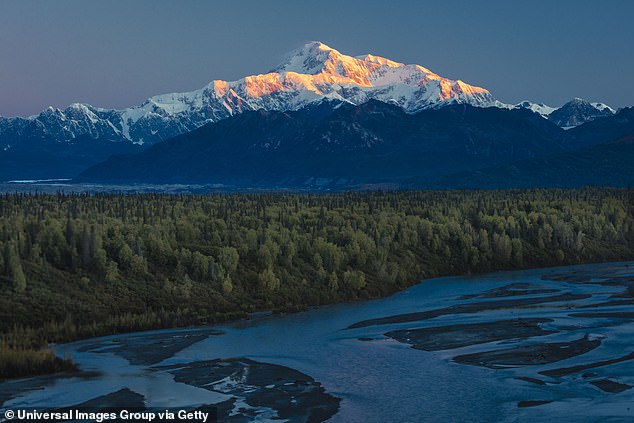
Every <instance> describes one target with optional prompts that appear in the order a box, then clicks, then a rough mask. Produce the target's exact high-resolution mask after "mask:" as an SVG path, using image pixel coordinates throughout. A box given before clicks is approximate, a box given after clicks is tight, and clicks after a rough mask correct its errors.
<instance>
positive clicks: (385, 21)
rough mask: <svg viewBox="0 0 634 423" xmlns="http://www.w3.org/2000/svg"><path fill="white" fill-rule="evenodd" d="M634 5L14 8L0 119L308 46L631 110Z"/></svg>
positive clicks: (64, 4) (182, 81)
mask: <svg viewBox="0 0 634 423" xmlns="http://www.w3.org/2000/svg"><path fill="white" fill-rule="evenodd" d="M632 14H634V3H631V2H627V1H611V2H609V3H606V4H599V3H594V2H590V1H560V2H557V3H556V4H552V3H551V2H546V1H535V2H531V3H530V4H516V3H509V2H503V1H499V0H496V1H490V2H487V3H486V6H483V5H477V4H474V3H473V2H467V1H447V2H443V3H442V4H436V3H431V2H413V1H400V2H398V5H397V7H389V8H386V6H385V2H379V1H363V2H360V1H353V2H347V3H346V4H338V3H337V2H333V1H330V0H327V1H323V2H321V3H320V6H319V7H315V6H314V5H305V4H304V5H302V4H287V3H285V2H267V3H255V2H253V3H251V2H243V3H240V4H234V3H229V2H214V3H209V2H203V1H191V2H188V3H186V6H184V5H183V4H182V3H173V2H168V1H147V0H140V1H136V2H122V1H113V2H107V3H105V2H104V3H94V2H91V3H85V2H81V1H78V0H61V1H56V2H38V1H33V0H30V1H24V0H22V1H14V0H7V1H4V2H2V5H0V40H3V41H4V42H2V43H0V55H2V57H3V58H4V59H3V66H2V67H0V115H2V116H29V115H33V114H37V113H39V112H40V111H41V110H43V109H45V108H46V107H48V106H53V107H59V108H64V107H66V106H68V105H69V104H71V103H74V102H80V103H89V104H92V105H94V106H97V107H104V108H125V107H129V106H133V105H138V104H140V103H142V102H143V101H144V100H145V99H147V98H148V97H151V96H153V95H157V94H163V93H169V92H181V91H191V90H195V89H198V88H201V87H203V86H204V85H205V84H207V83H209V82H210V81H212V80H214V79H224V80H230V81H231V80H236V79H239V78H242V77H244V76H247V75H252V74H258V73H263V72H266V71H268V70H270V69H271V68H273V67H274V66H275V65H277V64H278V63H279V62H280V60H281V59H282V57H283V56H284V54H286V53H287V52H288V51H290V50H292V49H294V48H297V47H298V46H300V45H302V44H303V43H305V42H307V41H310V40H318V41H322V42H324V43H326V44H328V45H329V46H331V47H333V48H335V49H337V50H339V51H340V52H342V53H344V54H348V55H351V56H355V55H359V54H364V53H372V54H375V55H378V56H383V57H386V58H389V59H392V60H396V61H399V62H404V63H416V64H420V65H423V66H425V67H427V68H429V69H431V70H432V71H434V72H436V73H438V74H440V75H442V76H444V77H448V78H451V79H461V80H463V81H465V82H467V83H469V84H472V85H477V86H481V87H484V88H486V89H488V90H490V91H491V93H492V94H493V95H494V96H495V97H496V98H497V99H498V100H500V101H503V102H507V103H517V102H519V101H522V100H530V101H534V102H540V103H545V104H548V105H551V106H560V105H561V104H563V103H565V102H567V101H569V100H571V99H572V98H574V97H581V98H584V99H587V100H589V101H602V102H605V103H607V104H609V105H610V106H612V107H614V108H619V107H624V106H629V105H634V96H633V95H632V93H634V82H633V81H632V75H634V55H632V54H631V52H630V51H631V45H630V44H631V40H632V39H634V27H632V25H631V24H630V23H629V19H630V18H629V17H630V16H632Z"/></svg>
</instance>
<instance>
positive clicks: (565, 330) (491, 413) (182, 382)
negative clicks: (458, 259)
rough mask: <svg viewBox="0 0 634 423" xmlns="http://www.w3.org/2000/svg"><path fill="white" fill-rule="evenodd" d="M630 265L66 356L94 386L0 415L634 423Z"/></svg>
mask: <svg viewBox="0 0 634 423" xmlns="http://www.w3.org/2000/svg"><path fill="white" fill-rule="evenodd" d="M632 265H633V263H632V262H628V263H605V264H593V265H579V266H571V267H556V268H546V269H535V270H526V271H511V272H495V273H489V274H484V275H472V276H468V277H446V278H436V279H431V280H426V281H425V282H424V283H420V284H417V285H416V286H414V287H412V288H409V289H407V290H405V291H402V292H399V293H397V294H395V295H393V296H390V297H389V298H384V299H378V300H373V301H359V302H355V303H349V304H340V305H331V306H326V307H319V308H312V309H310V310H307V311H306V312H302V313H293V314H287V315H283V316H280V315H270V314H268V315H258V316H256V317H255V318H254V320H253V321H239V322H233V323H226V324H221V325H214V326H213V327H200V328H189V329H179V330H160V331H152V332H139V333H133V334H122V335H113V336H107V337H102V338H96V339H89V340H85V341H78V342H75V343H71V344H64V345H60V346H59V347H58V350H59V352H60V353H61V354H67V353H70V354H72V355H73V357H74V358H75V360H76V362H77V363H78V365H79V366H80V367H81V368H82V369H83V370H84V371H85V372H89V373H91V374H93V376H90V377H84V376H81V375H77V376H74V377H71V378H60V379H56V380H55V381H54V382H53V383H48V384H45V383H46V382H45V381H44V382H38V384H37V389H33V388H34V385H32V384H31V385H30V386H31V388H30V389H29V388H27V389H22V390H19V389H17V388H15V387H17V385H15V384H7V385H6V386H9V385H11V386H13V387H14V389H13V390H12V392H13V395H12V396H11V399H8V400H7V401H6V402H5V404H4V406H3V407H5V408H8V409H17V408H35V409H39V408H64V407H66V408H68V407H70V408H73V407H76V406H83V404H93V403H95V401H99V403H101V401H105V400H106V399H109V398H111V397H114V396H117V395H118V398H124V399H126V401H127V399H128V398H130V403H129V404H130V405H131V404H136V403H137V402H138V401H143V403H144V405H145V407H146V408H147V409H150V410H151V409H161V408H162V407H183V408H190V409H196V408H198V407H201V406H204V405H214V404H217V405H218V408H219V411H221V413H222V415H224V416H225V417H227V420H228V421H231V419H237V418H238V417H240V418H242V420H244V421H263V420H267V419H268V420H273V421H275V420H277V419H278V418H281V419H282V420H285V419H286V420H291V421H295V420H293V418H292V417H291V416H292V415H294V416H297V419H296V421H310V420H309V419H308V418H306V417H305V416H307V415H308V414H306V413H313V412H318V410H319V409H318V408H315V407H317V406H319V405H322V406H323V407H324V411H325V409H328V410H331V411H329V414H330V413H332V412H335V411H336V414H335V415H333V416H332V417H331V418H330V420H328V421H331V422H332V423H339V422H345V423H350V422H357V421H358V422H363V421H390V420H391V421H429V420H431V421H435V420H439V421H441V420H442V421H469V420H472V419H473V416H477V417H478V420H482V421H500V422H507V421H508V422H510V421H547V420H549V419H551V420H561V419H563V420H564V421H566V420H570V419H574V420H582V421H592V422H594V421H596V422H599V421H605V420H610V419H612V420H615V421H627V420H628V419H629V418H631V417H633V415H632V411H631V410H630V409H629V407H630V403H631V392H632V389H631V388H630V387H631V386H634V367H632V363H634V361H632V358H631V355H628V354H627V352H628V348H630V347H631V345H632V342H633V336H634V335H632V334H634V332H632V330H631V326H632V322H631V319H629V318H627V316H628V314H627V313H631V310H632V307H634V297H632V295H631V294H630V293H629V284H630V282H631V280H632V275H633V271H632V269H633V268H634V267H632ZM579 314H582V315H583V316H579ZM623 316H625V317H623ZM361 322H365V324H361ZM370 322H371V323H373V324H371V325H368V324H367V323H370ZM483 328H485V329H487V330H483ZM252 371H253V372H255V373H252ZM248 375H251V376H253V379H249V378H248V377H246V378H245V376H248ZM6 386H4V385H0V394H1V391H2V389H3V388H5V387H6ZM301 387H305V389H304V388H301ZM7 389H8V388H7ZM124 393H127V394H126V395H125V396H123V395H124ZM300 393H304V394H305V395H306V396H302V397H301V398H300V397H297V402H294V401H293V399H294V397H296V396H297V395H300ZM324 394H325V395H324ZM421 396H422V397H424V401H421ZM132 397H134V398H136V400H134V401H132V399H134V398H132ZM456 397H459V398H461V401H459V402H456V401H455V398H456ZM337 402H338V403H339V408H338V411H337V410H336V408H334V407H335V405H336V403H337ZM293 404H296V405H293ZM126 405H128V404H126ZM307 407H308V408H307ZM331 407H332V408H331ZM311 409H312V410H313V411H310V410H311ZM0 412H2V410H1V409H0ZM289 412H292V413H293V414H291V415H289V414H285V413H289ZM320 415H322V416H323V414H320ZM283 416H287V417H283ZM300 416H304V417H300ZM428 416H433V418H426V417H428ZM324 419H325V417H322V418H319V419H315V420H314V421H323V420H324Z"/></svg>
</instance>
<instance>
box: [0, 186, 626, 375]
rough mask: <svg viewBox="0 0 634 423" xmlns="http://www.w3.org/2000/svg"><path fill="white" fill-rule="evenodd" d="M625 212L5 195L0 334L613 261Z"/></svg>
mask: <svg viewBox="0 0 634 423" xmlns="http://www.w3.org/2000/svg"><path fill="white" fill-rule="evenodd" d="M632 204H634V192H633V191H631V190H593V189H584V190H526V191H487V192H475V191H474V192H390V193H363V194H362V193H345V194H336V195H291V194H288V195H286V194H232V195H227V194H223V195H205V196H197V195H160V194H144V195H106V194H100V195H95V196H87V195H63V194H59V195H24V194H16V195H6V196H4V197H2V198H0V235H1V236H0V244H1V245H0V250H1V251H2V252H3V254H2V255H1V262H0V281H1V283H0V294H1V295H0V333H2V336H3V338H4V340H5V342H6V343H7V344H8V345H9V347H11V348H13V349H22V350H27V351H28V350H39V349H40V348H41V346H42V345H47V344H48V343H51V342H52V343H56V342H68V341H72V340H76V339H83V338H91V337H96V336H102V335H107V334H113V333H124V332H130V331H139V330H150V329H159V328H166V327H183V326H189V325H204V324H212V323H214V324H215V323H220V322H226V321H230V320H235V319H241V318H245V317H247V316H248V315H249V314H250V313H254V312H256V311H262V310H273V311H274V312H288V311H299V310H303V309H306V308H308V307H315V306H320V305H324V304H336V303H344V302H351V301H358V300H364V299H373V298H381V297H385V296H388V295H390V294H392V293H394V292H397V291H401V290H403V289H405V288H407V287H409V286H412V285H413V284H415V283H418V282H419V281H421V280H423V279H428V278H432V277H436V276H442V275H459V274H476V273H482V272H490V271H497V270H512V269H523V268H534V267H545V266H554V265H565V264H579V263H587V262H598V261H619V260H626V259H630V258H631V257H634V230H633V228H634V217H633V216H634V210H633V206H632ZM16 340H19V343H18V341H16ZM0 377H1V376H0Z"/></svg>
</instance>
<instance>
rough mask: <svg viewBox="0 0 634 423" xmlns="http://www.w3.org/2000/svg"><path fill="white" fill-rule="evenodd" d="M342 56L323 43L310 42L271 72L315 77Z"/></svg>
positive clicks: (288, 56)
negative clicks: (331, 61)
mask: <svg viewBox="0 0 634 423" xmlns="http://www.w3.org/2000/svg"><path fill="white" fill-rule="evenodd" d="M338 56H342V54H341V53H339V52H338V51H337V50H335V49H334V48H332V47H329V46H327V45H326V44H324V43H322V42H321V41H310V42H308V43H306V44H304V45H303V46H302V47H300V48H297V49H295V50H293V51H291V52H290V53H288V54H287V55H286V56H285V57H284V61H283V62H282V64H280V65H279V66H277V67H276V68H275V69H273V70H272V71H271V72H276V73H279V72H295V73H302V74H309V75H315V74H318V73H320V72H321V71H323V70H324V67H325V66H326V62H328V61H329V60H331V59H335V60H336V59H337V57H338Z"/></svg>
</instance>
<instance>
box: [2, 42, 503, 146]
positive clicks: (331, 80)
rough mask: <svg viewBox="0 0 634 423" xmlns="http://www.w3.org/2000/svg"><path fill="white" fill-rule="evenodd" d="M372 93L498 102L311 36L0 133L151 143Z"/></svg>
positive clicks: (425, 101) (408, 103)
mask: <svg viewBox="0 0 634 423" xmlns="http://www.w3.org/2000/svg"><path fill="white" fill-rule="evenodd" d="M372 99H374V100H378V101H382V102H386V103H392V104H397V105H399V106H401V107H402V108H403V109H405V110H406V111H407V112H409V113H414V112H417V111H419V110H422V109H429V108H438V107H442V106H445V105H448V104H453V103H459V104H470V105H473V106H480V107H488V106H496V105H499V104H501V103H499V102H497V101H496V100H495V99H494V98H493V96H492V95H491V93H489V91H488V90H486V89H484V88H480V87H476V86H472V85H469V84H466V83H464V82H462V81H460V80H451V79H447V78H443V77H441V76H439V75H437V74H435V73H433V72H432V71H430V70H429V69H427V68H424V67H423V66H420V65H414V64H403V63H398V62H395V61H392V60H389V59H386V58H383V57H379V56H374V55H371V54H367V55H363V56H357V57H352V56H347V55H345V54H342V53H340V52H339V51H337V50H335V49H334V48H331V47H329V46H327V45H325V44H323V43H321V42H318V41H313V42H309V43H307V44H305V45H304V46H302V47H300V48H298V49H296V50H293V51H292V52H290V53H289V54H288V55H286V57H285V59H284V60H283V62H282V64H280V65H279V66H277V67H275V68H274V69H273V70H272V71H270V72H268V73H265V74H260V75H252V76H247V77H244V78H242V79H239V80H237V81H223V80H214V81H211V82H210V83H209V84H208V85H207V86H205V87H203V88H201V89H199V90H195V91H191V92H184V93H171V94H162V95H157V96H154V97H151V98H149V99H148V100H146V101H145V102H144V103H143V104H141V105H140V106H134V107H130V108H127V109H122V110H108V109H101V108H97V107H92V106H90V105H79V104H75V105H73V106H71V107H68V108H66V109H64V110H59V109H54V110H53V111H50V110H49V111H45V112H42V113H41V114H40V115H36V116H32V117H30V118H27V119H19V120H20V121H21V122H17V121H15V120H13V121H12V122H11V125H8V124H6V125H3V119H2V118H0V135H4V134H5V132H6V131H12V130H17V131H20V128H18V126H21V125H23V126H25V127H27V126H29V127H33V123H36V125H35V127H37V128H38V131H41V134H39V133H38V134H37V136H38V137H41V138H46V139H54V140H56V141H62V142H63V141H71V140H74V139H76V138H79V137H90V138H95V139H96V138H101V139H110V140H112V141H132V142H135V143H155V142H158V141H162V140H165V139H168V138H171V137H174V136H176V135H180V134H182V133H185V132H188V131H191V130H193V129H196V128H198V127H200V126H202V125H204V124H206V123H210V122H216V121H219V120H222V119H225V118H227V117H229V116H232V115H235V114H238V113H242V112H245V111H249V110H259V109H264V110H277V111H289V110H298V109H300V108H302V107H305V106H308V105H310V104H312V103H317V102H320V101H323V100H329V101H338V102H346V103H351V104H355V105H356V104H361V103H364V102H366V101H368V100H372ZM34 121H35V122H34ZM4 123H6V122H4Z"/></svg>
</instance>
